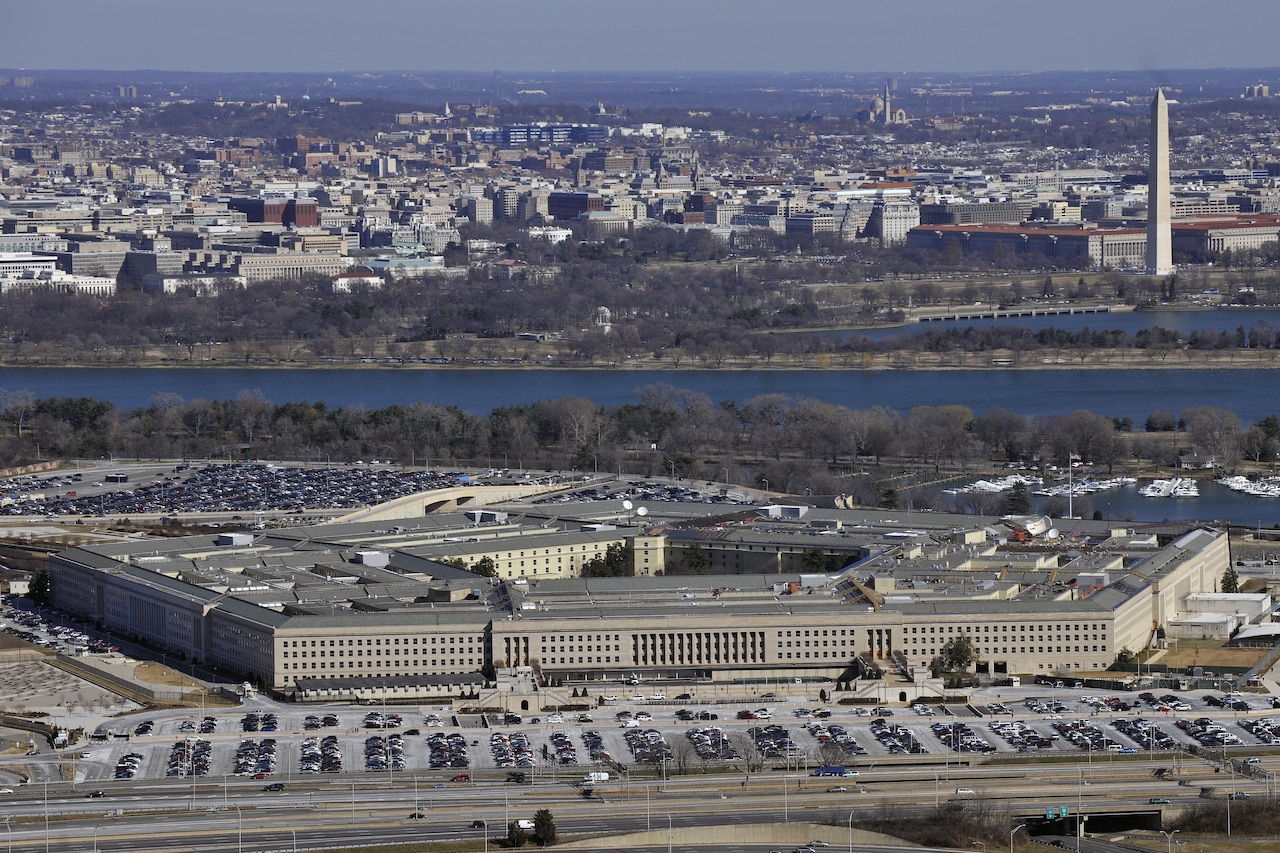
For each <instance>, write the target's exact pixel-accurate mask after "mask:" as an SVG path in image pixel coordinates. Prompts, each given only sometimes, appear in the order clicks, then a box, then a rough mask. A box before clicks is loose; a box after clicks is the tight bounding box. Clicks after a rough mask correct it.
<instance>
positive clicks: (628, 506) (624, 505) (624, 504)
mask: <svg viewBox="0 0 1280 853" xmlns="http://www.w3.org/2000/svg"><path fill="white" fill-rule="evenodd" d="M633 506H634V504H633V503H631V501H623V502H622V508H623V509H625V510H626V511H627V512H631V507H633Z"/></svg>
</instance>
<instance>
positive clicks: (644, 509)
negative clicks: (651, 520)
mask: <svg viewBox="0 0 1280 853" xmlns="http://www.w3.org/2000/svg"><path fill="white" fill-rule="evenodd" d="M648 514H649V508H648V507H647V506H642V507H640V508H639V509H638V510H636V515H638V516H640V517H641V518H643V517H644V516H646V515H648Z"/></svg>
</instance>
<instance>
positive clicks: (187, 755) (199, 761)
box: [165, 738, 213, 778]
mask: <svg viewBox="0 0 1280 853" xmlns="http://www.w3.org/2000/svg"><path fill="white" fill-rule="evenodd" d="M212 756H213V745H212V744H211V743H209V741H207V740H204V739H203V738H201V739H194V740H193V739H190V738H188V739H186V740H180V741H178V742H177V743H175V744H174V745H173V747H172V748H170V750H169V769H168V770H167V771H165V775H166V776H177V777H180V778H181V777H187V776H207V775H209V759H210V758H212Z"/></svg>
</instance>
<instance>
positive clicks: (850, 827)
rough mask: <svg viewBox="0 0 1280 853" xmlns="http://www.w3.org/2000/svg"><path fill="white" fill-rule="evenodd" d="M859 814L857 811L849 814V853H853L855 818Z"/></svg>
mask: <svg viewBox="0 0 1280 853" xmlns="http://www.w3.org/2000/svg"><path fill="white" fill-rule="evenodd" d="M857 813H858V810H857V809H854V810H853V811H851V812H849V853H853V816H854V815H855V814H857Z"/></svg>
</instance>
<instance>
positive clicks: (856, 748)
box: [805, 720, 883, 755]
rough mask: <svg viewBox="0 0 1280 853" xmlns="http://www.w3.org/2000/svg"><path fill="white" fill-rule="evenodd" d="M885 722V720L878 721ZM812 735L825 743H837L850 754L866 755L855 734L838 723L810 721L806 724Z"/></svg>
mask: <svg viewBox="0 0 1280 853" xmlns="http://www.w3.org/2000/svg"><path fill="white" fill-rule="evenodd" d="M878 722H883V720H881V721H878ZM805 728H806V729H807V730H808V731H809V733H810V734H811V735H813V736H814V737H815V738H817V739H818V742H819V743H822V744H824V745H827V744H835V745H836V746H838V747H840V748H841V749H843V750H844V751H845V753H846V754H848V755H866V754H867V751H866V750H865V749H863V747H862V744H860V743H858V742H857V741H856V740H854V739H853V735H851V734H849V732H848V730H846V729H845V727H844V726H842V725H839V724H837V723H817V722H815V723H809V724H808V725H806V726H805Z"/></svg>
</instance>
